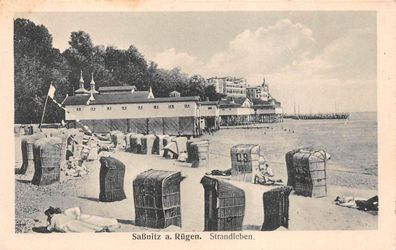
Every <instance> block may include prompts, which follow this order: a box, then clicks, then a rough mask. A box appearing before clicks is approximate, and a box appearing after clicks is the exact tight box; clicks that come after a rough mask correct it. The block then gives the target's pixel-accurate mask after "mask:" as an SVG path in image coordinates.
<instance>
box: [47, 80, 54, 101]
mask: <svg viewBox="0 0 396 250" xmlns="http://www.w3.org/2000/svg"><path fill="white" fill-rule="evenodd" d="M55 91H56V89H55V87H54V85H52V83H51V84H50V87H49V90H48V96H49V97H51V99H54V96H55Z"/></svg>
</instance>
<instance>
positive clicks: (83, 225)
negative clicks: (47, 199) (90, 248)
mask: <svg viewBox="0 0 396 250" xmlns="http://www.w3.org/2000/svg"><path fill="white" fill-rule="evenodd" d="M44 214H45V215H47V217H48V218H47V221H48V226H47V230H48V231H50V232H62V233H84V232H111V231H113V230H114V229H116V228H119V227H120V225H119V224H118V221H117V220H116V219H112V218H105V217H100V216H95V215H88V214H83V213H81V211H80V208H79V207H74V208H69V209H66V210H65V211H63V212H62V210H61V209H60V208H54V207H49V208H48V209H47V210H46V211H45V212H44Z"/></svg>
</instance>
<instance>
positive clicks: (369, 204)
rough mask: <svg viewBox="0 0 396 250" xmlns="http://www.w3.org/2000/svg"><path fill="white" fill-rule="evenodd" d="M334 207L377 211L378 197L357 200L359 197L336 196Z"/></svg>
mask: <svg viewBox="0 0 396 250" xmlns="http://www.w3.org/2000/svg"><path fill="white" fill-rule="evenodd" d="M334 201H335V204H336V205H339V206H342V207H349V208H356V209H359V210H364V211H378V196H377V195H376V196H374V197H372V198H370V199H365V198H359V197H352V196H350V197H343V196H337V198H336V199H335V200H334Z"/></svg>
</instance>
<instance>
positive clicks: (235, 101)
mask: <svg viewBox="0 0 396 250" xmlns="http://www.w3.org/2000/svg"><path fill="white" fill-rule="evenodd" d="M246 99H248V98H247V97H227V99H222V100H220V102H219V106H220V107H241V106H242V104H243V103H244V102H245V101H246Z"/></svg>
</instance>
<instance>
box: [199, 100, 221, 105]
mask: <svg viewBox="0 0 396 250" xmlns="http://www.w3.org/2000/svg"><path fill="white" fill-rule="evenodd" d="M198 104H201V105H218V104H219V101H202V102H198Z"/></svg>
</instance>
